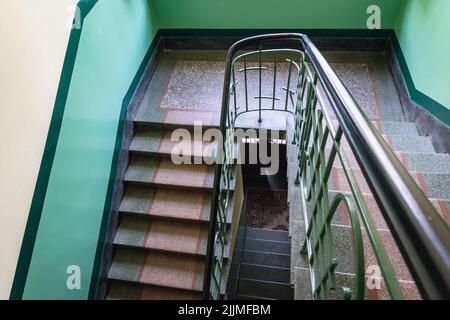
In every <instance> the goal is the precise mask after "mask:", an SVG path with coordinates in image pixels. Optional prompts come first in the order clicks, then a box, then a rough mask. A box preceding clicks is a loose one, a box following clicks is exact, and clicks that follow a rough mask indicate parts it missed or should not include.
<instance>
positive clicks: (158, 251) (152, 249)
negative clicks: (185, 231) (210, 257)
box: [112, 239, 206, 259]
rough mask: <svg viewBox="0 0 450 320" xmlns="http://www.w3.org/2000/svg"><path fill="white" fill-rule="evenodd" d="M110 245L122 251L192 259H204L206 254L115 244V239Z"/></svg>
mask: <svg viewBox="0 0 450 320" xmlns="http://www.w3.org/2000/svg"><path fill="white" fill-rule="evenodd" d="M112 244H113V245H114V247H120V248H122V249H127V248H129V249H136V250H140V251H145V252H155V253H165V254H172V255H180V256H192V257H195V258H199V259H200V258H204V257H206V253H192V252H186V251H177V250H168V249H162V248H148V247H143V246H137V245H131V244H123V243H117V242H116V241H115V239H114V241H113V243H112Z"/></svg>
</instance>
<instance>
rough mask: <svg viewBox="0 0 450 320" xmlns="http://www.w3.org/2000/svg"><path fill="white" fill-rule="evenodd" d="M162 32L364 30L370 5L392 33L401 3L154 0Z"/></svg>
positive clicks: (366, 0) (380, 0)
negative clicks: (178, 30)
mask: <svg viewBox="0 0 450 320" xmlns="http://www.w3.org/2000/svg"><path fill="white" fill-rule="evenodd" d="M153 2H154V4H155V8H156V11H157V14H158V17H159V19H160V24H161V28H215V29H243V28H248V29H277V28H278V29H283V28H293V29H301V28H305V29H308V28H311V29H312V28H320V29H335V28H338V29H365V28H366V20H367V16H368V15H367V14H366V10H367V7H368V6H369V5H372V4H377V5H379V6H380V8H381V11H382V28H384V29H392V28H393V27H394V24H395V22H396V19H397V15H398V11H399V9H400V7H401V5H402V4H403V2H404V0H276V1H275V0H189V1H186V0H153Z"/></svg>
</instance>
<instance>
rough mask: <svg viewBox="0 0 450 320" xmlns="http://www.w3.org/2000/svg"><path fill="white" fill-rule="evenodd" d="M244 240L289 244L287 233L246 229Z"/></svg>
mask: <svg viewBox="0 0 450 320" xmlns="http://www.w3.org/2000/svg"><path fill="white" fill-rule="evenodd" d="M246 238H249V239H260V240H273V241H285V242H289V232H287V231H283V230H272V229H262V228H252V227H247V233H246Z"/></svg>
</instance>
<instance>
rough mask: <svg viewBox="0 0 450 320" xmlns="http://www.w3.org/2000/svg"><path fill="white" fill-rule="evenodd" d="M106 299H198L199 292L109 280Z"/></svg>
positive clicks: (199, 296)
mask: <svg viewBox="0 0 450 320" xmlns="http://www.w3.org/2000/svg"><path fill="white" fill-rule="evenodd" d="M106 299H107V300H199V299H201V294H200V293H199V292H194V291H186V290H180V289H175V288H165V287H157V286H151V285H150V286H149V285H140V284H134V283H129V282H123V281H111V284H110V286H109V290H108V295H107V298H106Z"/></svg>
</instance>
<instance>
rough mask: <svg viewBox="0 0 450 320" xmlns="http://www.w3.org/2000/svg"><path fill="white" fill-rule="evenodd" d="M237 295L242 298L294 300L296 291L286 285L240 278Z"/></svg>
mask: <svg viewBox="0 0 450 320" xmlns="http://www.w3.org/2000/svg"><path fill="white" fill-rule="evenodd" d="M236 294H237V295H240V296H257V297H261V298H269V299H280V300H292V299H293V298H294V289H293V288H292V287H291V285H289V284H286V283H278V282H269V281H260V280H251V279H244V278H240V279H239V282H238V287H237V292H236Z"/></svg>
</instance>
